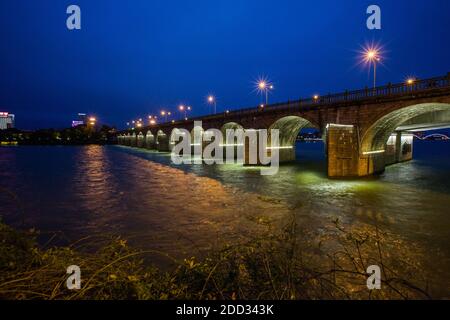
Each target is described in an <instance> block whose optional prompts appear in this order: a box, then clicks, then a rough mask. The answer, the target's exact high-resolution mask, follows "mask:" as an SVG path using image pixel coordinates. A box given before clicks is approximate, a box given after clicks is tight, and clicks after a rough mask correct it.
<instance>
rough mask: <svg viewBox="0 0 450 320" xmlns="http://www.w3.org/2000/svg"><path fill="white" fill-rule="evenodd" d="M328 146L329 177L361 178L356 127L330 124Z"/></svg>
mask: <svg viewBox="0 0 450 320" xmlns="http://www.w3.org/2000/svg"><path fill="white" fill-rule="evenodd" d="M326 146H327V161H328V176H329V177H332V178H334V177H354V176H359V171H360V168H359V165H360V163H359V147H358V132H357V128H356V127H355V126H353V125H337V124H329V125H328V126H327V129H326Z"/></svg>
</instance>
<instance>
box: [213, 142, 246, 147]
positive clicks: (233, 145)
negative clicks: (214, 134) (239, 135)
mask: <svg viewBox="0 0 450 320" xmlns="http://www.w3.org/2000/svg"><path fill="white" fill-rule="evenodd" d="M242 146H244V144H243V143H236V144H219V147H242Z"/></svg>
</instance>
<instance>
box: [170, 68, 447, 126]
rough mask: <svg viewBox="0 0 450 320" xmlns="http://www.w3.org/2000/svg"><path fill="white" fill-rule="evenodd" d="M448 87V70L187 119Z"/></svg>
mask: <svg viewBox="0 0 450 320" xmlns="http://www.w3.org/2000/svg"><path fill="white" fill-rule="evenodd" d="M448 87H450V72H449V73H448V74H447V75H446V76H441V77H435V78H430V79H422V80H421V79H416V80H413V81H412V82H411V83H408V82H404V83H397V84H388V85H385V86H380V87H376V88H365V89H362V90H355V91H345V92H341V93H337V94H329V95H325V96H319V97H317V98H316V99H315V98H307V99H299V100H293V101H288V102H282V103H276V104H271V105H268V106H265V107H264V108H259V107H258V109H256V108H255V107H252V108H246V109H239V110H235V111H230V112H229V113H226V114H225V113H220V114H213V115H206V116H199V117H195V118H191V119H189V121H194V120H209V119H219V118H220V119H221V118H223V117H229V116H241V115H242V116H243V115H248V114H252V113H255V111H256V110H258V111H261V112H265V111H270V110H275V109H295V110H298V108H308V107H314V106H321V105H329V104H335V103H343V102H352V101H362V100H367V99H376V98H385V97H390V96H392V97H394V96H399V95H405V94H413V93H418V92H423V91H427V90H434V89H439V88H448ZM178 123H184V121H176V122H175V124H178ZM162 125H163V126H165V125H173V124H172V123H165V124H162Z"/></svg>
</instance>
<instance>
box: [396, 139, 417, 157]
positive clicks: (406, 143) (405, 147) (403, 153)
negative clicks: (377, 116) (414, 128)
mask: <svg viewBox="0 0 450 320" xmlns="http://www.w3.org/2000/svg"><path fill="white" fill-rule="evenodd" d="M413 141H414V136H413V135H412V134H406V133H404V132H398V133H397V162H404V161H409V160H412V157H413Z"/></svg>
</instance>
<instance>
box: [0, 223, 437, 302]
mask: <svg viewBox="0 0 450 320" xmlns="http://www.w3.org/2000/svg"><path fill="white" fill-rule="evenodd" d="M333 228H334V232H333V234H332V236H331V238H333V240H337V241H333V244H332V245H331V247H330V246H329V245H328V240H330V239H331V238H330V236H327V237H324V238H322V239H320V240H318V241H317V240H306V239H307V237H306V236H305V237H304V236H299V235H302V234H304V233H303V230H299V228H298V226H297V225H296V224H295V223H290V224H289V225H288V226H286V227H285V228H284V229H283V231H281V232H273V233H272V232H268V234H265V235H264V236H261V237H259V238H257V239H252V240H249V241H248V242H245V243H240V244H236V245H224V246H223V247H222V248H220V249H217V250H213V251H212V252H210V253H209V254H207V255H206V257H202V258H199V259H197V258H196V257H190V258H187V259H184V260H182V261H178V260H177V259H175V258H171V257H168V256H166V258H168V259H170V260H171V261H172V262H173V268H171V269H170V270H161V269H158V268H157V267H155V266H150V265H149V264H148V263H146V262H145V261H146V260H145V258H146V257H149V256H151V255H156V254H157V255H159V254H161V255H164V254H163V253H159V252H156V251H143V250H138V249H133V248H132V247H130V246H129V245H128V243H127V241H126V240H124V239H122V238H120V237H111V238H109V239H107V240H103V243H104V244H102V245H100V248H98V249H96V251H95V252H92V250H86V248H88V247H89V246H90V244H92V242H93V241H94V239H90V238H86V239H82V240H79V241H78V242H76V243H74V244H72V245H70V246H65V247H48V245H43V246H38V245H37V243H36V237H37V235H38V232H36V231H35V230H28V231H25V232H24V231H17V230H15V229H13V228H11V227H9V226H7V225H5V224H0V299H194V300H198V299H427V298H430V295H429V294H428V293H427V279H426V278H424V277H422V276H421V272H420V266H418V265H417V263H415V260H414V259H412V258H411V257H410V256H409V255H408V252H407V251H405V250H403V249H402V250H401V251H402V252H403V253H402V254H401V255H395V254H394V255H393V254H392V252H394V251H393V249H395V248H397V249H396V250H397V251H398V245H399V243H398V242H395V241H394V242H392V241H390V239H389V236H388V235H386V234H384V233H382V232H381V231H380V230H378V229H376V228H375V229H373V230H363V231H353V230H346V229H344V228H343V227H342V226H341V225H340V224H339V222H338V221H335V222H334V227H333ZM95 242H96V243H97V244H98V243H99V241H98V239H96V240H95ZM330 252H332V253H330ZM374 264H376V265H379V266H380V267H381V270H382V278H383V281H382V289H381V290H372V291H370V290H368V289H367V286H366V281H367V277H368V275H367V274H366V268H367V266H369V265H374ZM70 265H78V266H79V267H80V268H81V279H82V283H81V289H80V290H72V291H70V290H68V289H67V288H66V280H67V277H68V275H67V274H66V269H67V267H68V266H70Z"/></svg>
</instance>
